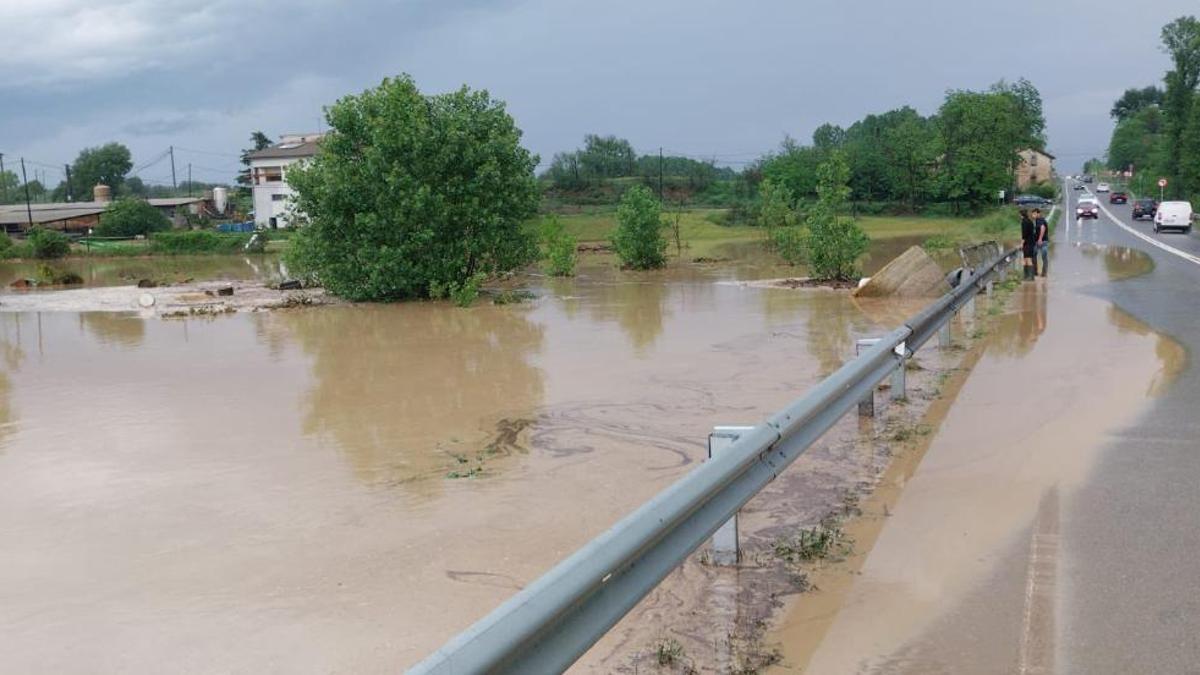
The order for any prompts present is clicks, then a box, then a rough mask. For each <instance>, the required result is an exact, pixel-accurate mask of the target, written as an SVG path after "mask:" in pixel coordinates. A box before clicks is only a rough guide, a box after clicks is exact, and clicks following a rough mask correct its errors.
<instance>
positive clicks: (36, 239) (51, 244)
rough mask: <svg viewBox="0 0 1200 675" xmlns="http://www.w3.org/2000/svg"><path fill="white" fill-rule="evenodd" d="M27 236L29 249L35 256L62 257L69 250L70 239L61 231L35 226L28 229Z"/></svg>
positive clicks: (44, 258)
mask: <svg viewBox="0 0 1200 675" xmlns="http://www.w3.org/2000/svg"><path fill="white" fill-rule="evenodd" d="M28 238H29V248H30V251H31V252H32V253H33V257H35V258H41V259H43V260H48V259H51V258H62V257H64V256H66V255H67V254H68V253H70V252H71V240H70V239H67V235H65V234H63V233H62V232H58V231H55V230H47V229H44V228H41V227H35V228H33V229H32V230H30V231H29V237H28Z"/></svg>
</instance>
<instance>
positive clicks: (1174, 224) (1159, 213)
mask: <svg viewBox="0 0 1200 675" xmlns="http://www.w3.org/2000/svg"><path fill="white" fill-rule="evenodd" d="M1168 229H1171V230H1179V231H1180V232H1183V233H1185V234H1186V233H1188V232H1191V231H1192V203H1191V202H1163V203H1161V204H1159V205H1158V209H1157V210H1155V212H1154V231H1155V232H1162V231H1163V230H1168Z"/></svg>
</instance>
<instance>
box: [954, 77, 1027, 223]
mask: <svg viewBox="0 0 1200 675" xmlns="http://www.w3.org/2000/svg"><path fill="white" fill-rule="evenodd" d="M937 119H938V129H939V131H940V136H941V138H940V143H941V147H942V151H943V154H942V175H941V182H942V190H943V193H944V195H945V196H946V197H947V198H948V199H950V200H951V201H954V202H958V203H963V204H965V205H966V206H967V207H968V208H969V209H972V210H978V209H980V208H982V207H984V206H986V205H987V204H989V203H992V202H994V201H995V200H996V195H997V194H998V192H999V191H1000V190H1003V189H1005V188H1008V187H1009V184H1010V183H1011V182H1012V172H1013V168H1014V167H1015V166H1016V163H1017V150H1019V149H1020V147H1021V145H1023V144H1024V143H1025V142H1026V141H1027V140H1028V129H1027V128H1026V127H1025V126H1023V117H1022V114H1021V111H1020V110H1019V109H1018V107H1017V104H1016V102H1015V101H1014V100H1013V98H1012V97H1011V96H1008V95H1005V94H997V93H989V92H973V91H952V92H950V93H949V94H947V95H946V101H945V103H943V104H942V107H941V109H940V110H939V111H938V116H937Z"/></svg>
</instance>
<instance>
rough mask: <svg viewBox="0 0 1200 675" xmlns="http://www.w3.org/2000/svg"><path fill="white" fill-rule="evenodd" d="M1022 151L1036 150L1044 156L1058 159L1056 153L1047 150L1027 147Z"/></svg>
mask: <svg viewBox="0 0 1200 675" xmlns="http://www.w3.org/2000/svg"><path fill="white" fill-rule="evenodd" d="M1021 152H1036V153H1037V154H1039V155H1041V156H1043V157H1049V158H1050V159H1057V158H1056V157H1055V156H1054V155H1052V154H1050V153H1048V152H1046V151H1045V150H1038V149H1037V148H1025V149H1024V150H1021Z"/></svg>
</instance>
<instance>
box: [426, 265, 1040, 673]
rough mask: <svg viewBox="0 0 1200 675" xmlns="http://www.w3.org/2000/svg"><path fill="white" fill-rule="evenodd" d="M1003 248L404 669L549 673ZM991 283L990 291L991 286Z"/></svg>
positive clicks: (930, 330) (825, 421)
mask: <svg viewBox="0 0 1200 675" xmlns="http://www.w3.org/2000/svg"><path fill="white" fill-rule="evenodd" d="M1014 255H1017V251H1016V250H1015V249H1014V250H1009V251H1007V252H1005V253H1002V254H1001V255H999V256H997V257H996V258H995V259H993V260H992V261H990V262H989V263H987V264H986V265H983V266H981V268H980V269H978V270H975V273H974V274H972V275H971V276H969V277H965V278H964V279H963V281H962V283H960V284H959V286H958V287H957V288H955V289H954V290H953V291H951V292H950V293H948V294H946V295H944V296H942V297H941V298H940V299H938V300H937V301H936V302H934V303H933V304H931V305H929V306H928V307H926V308H925V309H924V310H923V311H921V312H920V313H918V314H917V315H916V316H914V317H912V318H911V319H909V321H908V322H906V323H905V324H904V325H902V326H900V327H899V328H897V329H895V330H893V331H892V332H890V333H888V334H887V335H885V336H883V337H882V338H880V339H879V341H878V342H877V343H876V344H875V345H874V346H873V347H871V348H870V349H868V350H867V351H865V352H863V353H862V354H861V355H860V356H859V357H858V358H855V359H854V360H852V361H850V362H848V363H846V364H845V365H843V366H842V367H841V368H840V369H838V370H837V371H836V372H834V373H833V374H832V375H830V376H829V377H828V378H826V379H825V380H824V381H822V382H821V383H819V384H818V385H817V386H816V387H814V388H813V389H812V391H810V392H809V393H808V394H807V395H806V396H804V397H803V398H801V399H799V400H797V401H795V402H793V403H792V404H790V405H789V406H787V407H786V408H784V409H783V410H782V411H780V412H778V413H776V414H775V415H773V416H771V417H770V418H768V419H767V420H766V421H765V422H763V423H762V424H759V425H758V426H756V427H754V428H753V429H752V430H750V431H747V432H746V433H744V434H742V435H741V436H740V437H739V438H738V439H737V440H736V441H734V443H733V445H731V446H730V447H729V448H727V449H726V450H724V451H723V452H721V453H720V454H718V455H716V456H714V457H713V458H712V459H710V460H709V461H707V462H705V463H704V464H702V465H700V466H699V467H697V468H696V469H694V470H692V471H691V472H690V473H688V474H687V475H686V476H684V477H683V478H681V479H680V480H678V481H677V482H675V483H674V484H673V485H671V486H670V487H668V488H667V489H665V490H663V491H662V492H660V493H659V494H658V495H657V496H655V497H654V498H653V499H651V500H650V501H648V502H646V503H645V504H643V505H642V506H641V507H640V508H638V509H637V510H636V511H634V512H633V513H631V514H629V515H628V516H626V517H625V518H624V519H622V520H621V521H619V522H618V523H617V524H616V525H613V526H612V527H611V528H610V529H609V530H608V531H606V532H604V533H603V534H601V535H600V536H598V537H596V538H595V539H593V540H592V541H591V542H589V543H588V544H586V545H585V546H584V547H583V548H581V549H579V550H578V551H576V552H575V553H574V554H572V555H571V556H570V557H568V558H567V559H566V560H563V561H562V562H560V563H559V564H558V565H556V566H555V567H554V568H553V569H551V570H550V571H549V572H547V573H546V574H545V575H543V576H542V577H541V578H539V579H537V580H536V581H534V582H533V583H531V584H530V585H529V586H527V587H526V588H525V589H524V590H522V591H520V592H519V593H517V594H516V595H514V596H513V597H512V598H510V599H509V600H507V601H506V602H504V603H503V604H502V605H500V606H499V607H498V608H496V609H495V610H494V611H492V613H491V614H489V615H487V616H486V617H484V618H482V619H480V620H479V621H478V622H476V623H475V624H474V625H473V626H471V627H470V628H468V629H467V630H466V631H464V632H463V633H461V634H459V635H458V636H457V637H455V638H453V639H452V640H450V641H449V642H447V643H446V644H445V645H444V646H442V648H441V649H438V650H437V651H436V652H434V653H433V654H431V655H430V656H429V657H428V658H426V659H425V660H424V661H422V662H421V663H419V664H417V665H416V666H414V667H413V668H412V669H410V670H409V671H408V672H409V673H412V674H415V675H450V674H453V675H466V674H468V673H558V672H562V671H564V670H566V669H567V668H568V667H569V666H570V665H571V664H572V663H574V662H575V660H576V659H578V658H579V657H580V656H582V655H583V653H584V652H586V651H587V650H588V649H589V648H590V647H591V646H592V645H593V644H595V643H596V641H597V640H599V639H600V638H601V637H603V636H604V634H605V633H606V632H608V630H609V629H610V628H612V626H614V625H615V624H616V623H617V622H618V621H620V620H621V618H622V617H623V616H625V614H626V613H628V612H629V610H631V609H633V607H634V606H635V605H636V604H637V603H638V602H639V601H640V600H641V599H642V598H643V597H645V596H646V594H647V593H649V592H650V591H651V590H653V589H654V587H655V586H657V585H658V583H659V582H660V581H662V579H663V578H665V577H666V576H667V574H669V573H670V572H671V570H672V569H674V568H675V567H676V566H677V565H679V564H680V563H681V562H682V561H683V560H684V559H685V558H686V557H687V556H688V555H689V554H691V553H692V552H693V551H695V550H696V549H697V548H699V547H700V546H701V545H702V544H703V543H704V542H705V541H706V540H708V538H709V537H711V536H712V534H713V533H714V532H715V531H716V530H717V529H718V528H719V527H720V526H721V525H722V524H723V523H725V522H726V521H727V520H729V519H730V518H731V517H733V516H734V514H736V513H737V511H738V510H739V509H740V508H741V507H742V505H744V504H745V503H746V502H748V501H749V500H750V499H751V498H752V497H754V495H756V494H758V492H759V490H761V489H762V488H763V486H765V485H766V484H767V483H769V482H771V481H772V480H773V479H774V478H775V477H776V476H778V475H779V474H780V472H782V471H783V470H784V469H785V468H786V467H787V466H788V465H789V464H791V463H792V462H793V461H794V460H795V459H796V458H797V457H799V456H800V455H801V454H802V453H803V452H804V451H805V450H807V449H808V448H809V446H811V445H812V444H813V443H814V442H815V441H816V440H817V439H818V438H820V437H821V435H822V434H824V433H825V432H826V431H828V430H829V429H830V427H832V426H833V425H834V424H835V423H836V422H837V421H838V420H839V419H841V417H842V416H843V415H845V414H846V413H847V412H849V411H850V410H851V409H853V408H854V407H855V405H856V404H857V403H858V402H859V401H860V400H862V399H863V398H864V397H866V396H869V395H872V392H873V391H874V389H875V387H877V386H878V385H879V383H880V382H882V381H883V380H884V379H885V378H886V377H887V376H888V375H889V374H891V373H892V372H893V371H895V370H896V369H897V368H904V366H905V362H906V360H907V359H908V358H910V357H911V356H912V355H913V354H914V353H915V352H916V351H917V350H918V349H920V348H921V346H923V345H924V344H925V343H926V342H927V341H928V340H929V339H930V338H931V337H933V336H934V335H935V334H936V333H937V332H938V331H939V330H940V329H941V328H942V327H943V325H945V324H947V323H948V322H949V321H950V319H951V318H953V316H954V315H955V314H956V313H957V312H958V310H959V309H960V308H961V307H962V306H963V305H965V304H967V303H968V302H971V301H972V300H973V299H974V297H975V296H976V295H977V294H978V293H979V292H980V291H981V290H983V289H984V288H985V286H987V285H988V284H989V283H991V281H992V276H993V274H994V273H995V272H996V270H997V268H998V267H999V266H1001V265H1003V264H1005V263H1007V262H1010V261H1011V260H1012V259H1013V256H1014ZM989 290H990V289H989Z"/></svg>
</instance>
